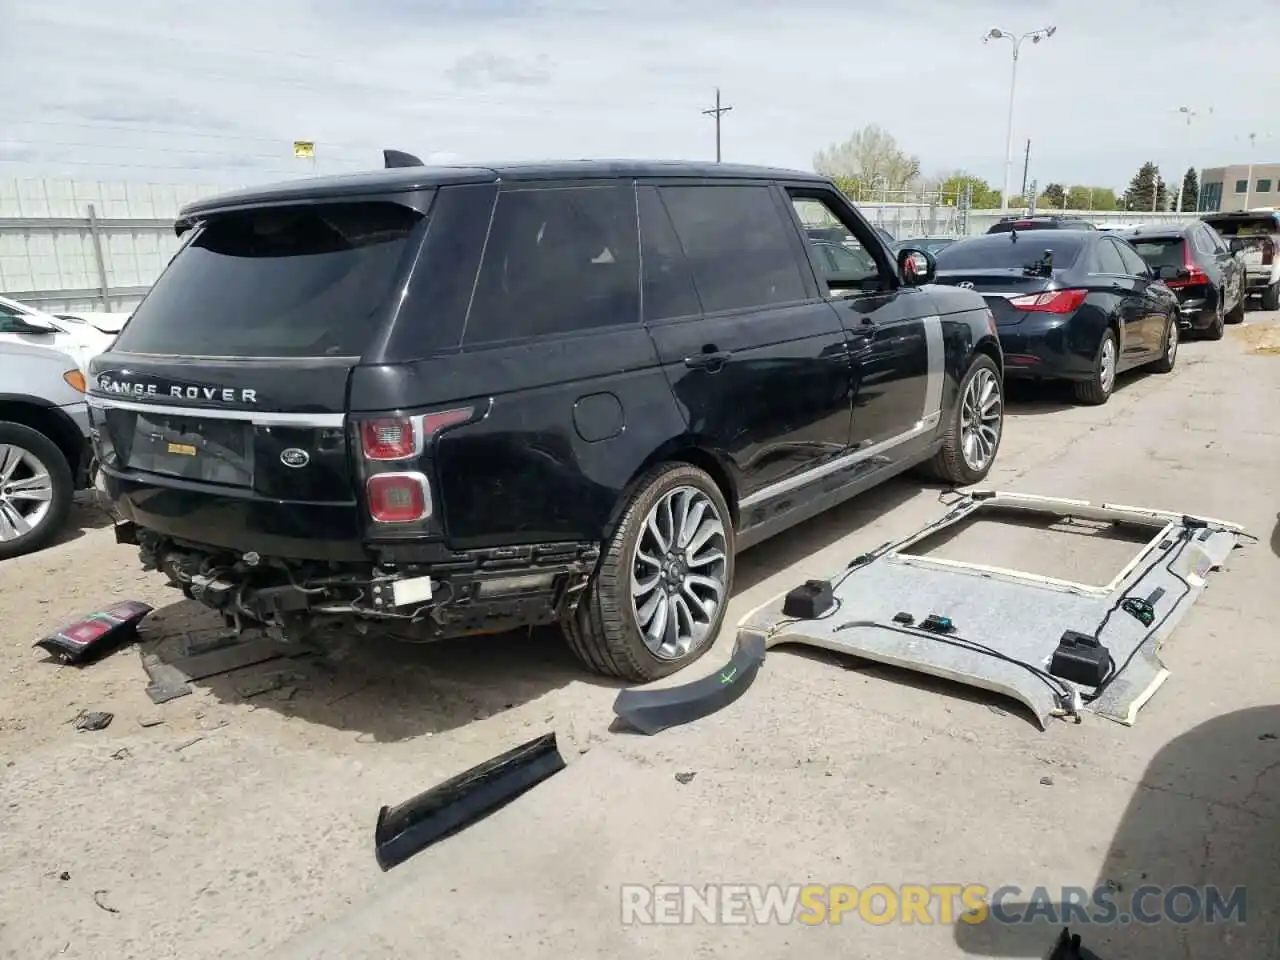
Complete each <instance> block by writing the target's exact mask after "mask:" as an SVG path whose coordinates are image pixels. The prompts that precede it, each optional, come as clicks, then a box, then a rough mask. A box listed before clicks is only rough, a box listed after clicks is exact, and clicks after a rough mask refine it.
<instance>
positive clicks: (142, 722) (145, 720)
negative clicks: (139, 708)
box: [138, 714, 164, 727]
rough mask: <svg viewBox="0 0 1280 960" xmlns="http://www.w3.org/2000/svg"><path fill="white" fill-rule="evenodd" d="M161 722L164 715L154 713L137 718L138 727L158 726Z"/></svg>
mask: <svg viewBox="0 0 1280 960" xmlns="http://www.w3.org/2000/svg"><path fill="white" fill-rule="evenodd" d="M162 723H164V717H157V716H155V715H154V714H152V715H150V716H146V717H139V718H138V726H140V727H158V726H160V724H162Z"/></svg>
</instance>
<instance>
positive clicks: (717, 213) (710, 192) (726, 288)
mask: <svg viewBox="0 0 1280 960" xmlns="http://www.w3.org/2000/svg"><path fill="white" fill-rule="evenodd" d="M661 193H662V199H663V202H664V204H665V205H666V208H667V212H668V213H670V214H671V222H672V224H673V225H674V226H675V229H676V234H677V236H678V237H679V238H680V243H681V246H683V247H684V252H685V255H686V256H687V257H688V259H689V262H690V264H691V265H692V266H693V278H694V282H695V283H696V284H697V286H698V296H699V297H700V298H701V300H702V307H703V309H704V310H705V311H706V312H708V313H714V312H716V311H720V310H742V309H749V308H752V307H767V306H771V305H773V304H780V303H794V302H796V301H798V300H804V299H806V298H807V297H808V292H807V290H806V288H805V283H804V279H803V274H801V272H800V271H801V263H800V259H799V257H798V255H797V253H796V248H795V239H796V229H795V226H794V224H792V222H791V221H790V220H788V219H787V218H786V217H785V216H784V211H783V210H782V209H780V208H779V206H778V204H777V202H776V201H775V199H774V195H773V191H772V189H771V188H769V187H767V186H737V185H734V186H723V187H720V186H715V187H705V186H697V187H663V188H661Z"/></svg>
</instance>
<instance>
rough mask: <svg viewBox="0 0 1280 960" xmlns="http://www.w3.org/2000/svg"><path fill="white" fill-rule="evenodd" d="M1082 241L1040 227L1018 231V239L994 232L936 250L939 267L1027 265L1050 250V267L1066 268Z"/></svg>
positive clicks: (1078, 252)
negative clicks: (1031, 233) (1032, 233)
mask: <svg viewBox="0 0 1280 960" xmlns="http://www.w3.org/2000/svg"><path fill="white" fill-rule="evenodd" d="M1083 247H1084V241H1083V240H1081V239H1080V238H1079V237H1073V236H1071V235H1070V234H1066V233H1061V232H1059V231H1057V230H1054V231H1049V230H1045V231H1040V232H1037V233H1036V235H1035V236H1034V237H1025V236H1022V235H1021V234H1019V235H1018V239H1017V240H1013V239H1010V237H1009V235H1008V234H1004V235H1001V234H995V235H987V236H983V237H973V238H971V239H968V240H957V241H956V242H955V243H952V244H949V245H948V246H945V247H943V248H942V249H941V250H939V251H938V253H937V261H938V269H939V270H983V269H988V268H989V269H993V270H1012V269H1017V268H1020V267H1025V266H1030V265H1031V264H1033V263H1035V262H1036V261H1037V260H1039V259H1040V258H1041V257H1042V256H1044V252H1045V251H1046V250H1052V251H1053V268H1054V269H1055V270H1065V269H1067V268H1068V267H1071V266H1073V265H1074V264H1075V262H1076V261H1077V260H1078V259H1079V258H1080V251H1081V249H1083Z"/></svg>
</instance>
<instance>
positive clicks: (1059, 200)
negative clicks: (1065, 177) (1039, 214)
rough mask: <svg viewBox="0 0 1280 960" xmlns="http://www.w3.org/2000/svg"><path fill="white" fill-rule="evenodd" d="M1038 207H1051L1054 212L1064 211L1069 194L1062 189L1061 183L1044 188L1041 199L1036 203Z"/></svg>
mask: <svg viewBox="0 0 1280 960" xmlns="http://www.w3.org/2000/svg"><path fill="white" fill-rule="evenodd" d="M1036 206H1037V207H1051V208H1053V209H1054V210H1063V209H1065V208H1066V206H1067V192H1066V191H1065V190H1064V189H1063V188H1062V184H1060V183H1051V184H1049V185H1048V186H1047V187H1045V188H1044V191H1043V192H1042V193H1041V194H1040V198H1039V199H1038V200H1037V201H1036Z"/></svg>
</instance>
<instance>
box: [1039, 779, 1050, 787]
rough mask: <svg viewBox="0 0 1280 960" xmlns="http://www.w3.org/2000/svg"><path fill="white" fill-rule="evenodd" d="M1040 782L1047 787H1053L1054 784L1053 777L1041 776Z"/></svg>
mask: <svg viewBox="0 0 1280 960" xmlns="http://www.w3.org/2000/svg"><path fill="white" fill-rule="evenodd" d="M1040 784H1041V786H1045V787H1052V786H1053V777H1041V778H1040Z"/></svg>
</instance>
